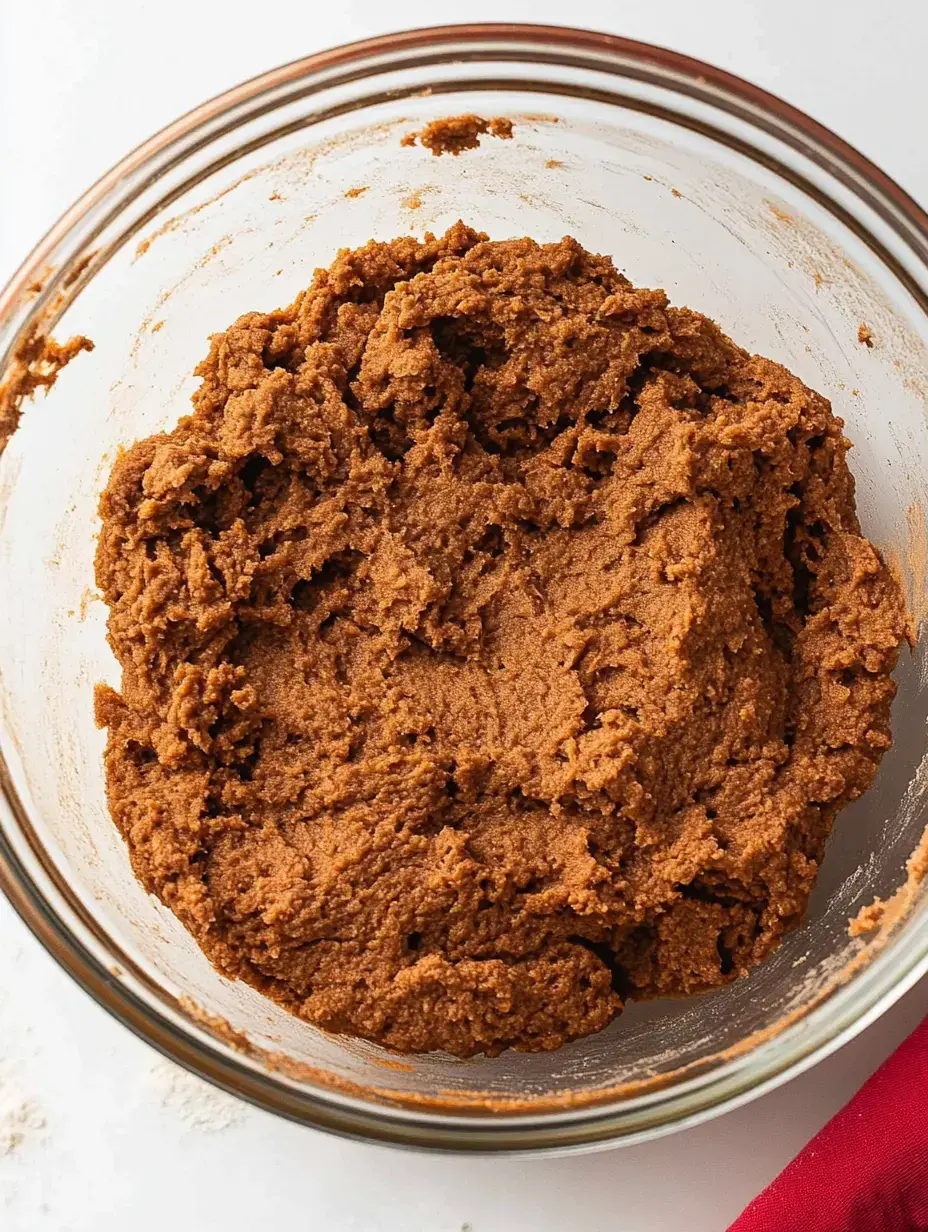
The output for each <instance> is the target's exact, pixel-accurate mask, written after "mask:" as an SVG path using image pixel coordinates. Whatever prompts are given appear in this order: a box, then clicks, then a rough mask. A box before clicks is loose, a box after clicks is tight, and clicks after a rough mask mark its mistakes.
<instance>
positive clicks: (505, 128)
mask: <svg viewBox="0 0 928 1232" xmlns="http://www.w3.org/2000/svg"><path fill="white" fill-rule="evenodd" d="M485 133H489V135H490V136H491V137H502V138H503V139H504V140H508V139H509V138H511V137H512V120H507V119H506V117H505V116H494V118H493V119H492V120H484V119H483V118H482V116H478V115H458V116H444V117H443V118H442V119H440V120H432V122H431V123H430V124H426V126H425V127H424V128H422V129H420V130H419V131H418V132H413V133H407V134H406V135H405V137H403V139H402V141H401V142H400V145H415V144H416V141H418V142H419V144H420V145H421V146H425V148H426V149H427V150H431V151H432V153H433V154H435V155H441V154H455V155H457V154H460V153H461V152H462V151H463V150H476V149H477V147H478V146H479V145H480V138H481V136H482V135H483V134H485Z"/></svg>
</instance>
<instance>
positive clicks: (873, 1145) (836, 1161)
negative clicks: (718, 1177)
mask: <svg viewBox="0 0 928 1232" xmlns="http://www.w3.org/2000/svg"><path fill="white" fill-rule="evenodd" d="M798 1081H800V1082H801V1081H802V1079H801V1078H800V1079H799V1080H798ZM926 1229H928V1019H925V1021H924V1022H923V1023H922V1025H921V1026H920V1027H919V1028H918V1029H917V1030H916V1031H915V1032H914V1033H913V1034H912V1035H910V1036H909V1038H908V1039H907V1040H906V1041H905V1043H904V1044H902V1045H901V1047H900V1048H898V1049H897V1051H896V1052H894V1053H893V1055H892V1056H891V1057H890V1058H889V1060H888V1061H886V1062H884V1064H883V1065H881V1066H880V1068H879V1069H878V1070H877V1071H876V1073H875V1074H874V1075H873V1077H872V1078H870V1079H869V1080H868V1081H867V1082H866V1083H865V1084H864V1085H863V1087H861V1089H860V1090H859V1091H858V1092H857V1094H856V1095H855V1096H854V1098H853V1099H852V1100H851V1102H850V1103H849V1104H848V1105H847V1107H846V1108H842V1110H841V1111H840V1112H839V1113H838V1115H837V1116H836V1117H834V1119H833V1120H831V1121H829V1122H828V1124H827V1125H826V1126H825V1128H824V1129H823V1130H822V1131H821V1132H820V1133H818V1134H817V1135H816V1136H815V1137H814V1138H813V1139H812V1141H811V1142H810V1143H809V1145H808V1146H807V1147H805V1149H804V1150H802V1151H800V1153H799V1154H798V1155H797V1156H796V1158H795V1159H794V1160H793V1162H792V1163H791V1164H789V1165H787V1167H786V1168H784V1169H783V1171H782V1172H781V1173H780V1175H779V1176H778V1177H777V1179H776V1180H775V1181H774V1182H773V1183H772V1184H771V1185H769V1186H768V1187H767V1188H766V1189H765V1190H764V1192H763V1193H762V1194H761V1195H760V1196H759V1197H757V1198H755V1199H754V1201H753V1202H752V1203H751V1204H750V1206H748V1207H747V1209H746V1210H745V1211H744V1212H743V1213H742V1214H741V1215H740V1216H739V1217H738V1218H737V1219H736V1220H735V1222H734V1223H733V1224H732V1225H731V1227H730V1228H729V1232H926Z"/></svg>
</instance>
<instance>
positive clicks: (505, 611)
mask: <svg viewBox="0 0 928 1232" xmlns="http://www.w3.org/2000/svg"><path fill="white" fill-rule="evenodd" d="M197 374H198V375H199V377H200V381H201V384H200V387H199V389H198V390H197V392H196V393H195V394H194V396H193V408H192V413H191V414H190V415H189V416H187V417H186V418H185V419H183V420H181V421H180V423H179V424H178V425H177V427H176V428H174V430H173V431H171V432H168V433H164V434H161V435H158V436H153V437H150V438H148V439H146V440H143V441H139V442H138V443H137V444H135V445H134V446H133V447H132V448H131V449H129V450H128V451H126V452H125V453H124V454H123V455H122V456H120V457H119V459H118V460H117V461H116V463H115V465H114V467H113V471H112V473H111V476H110V479H109V483H108V486H107V489H106V492H105V493H104V495H103V497H102V501H101V515H102V533H101V536H100V541H99V548H98V554H97V564H96V569H97V580H98V584H99V586H100V588H101V590H102V592H103V594H104V597H105V600H106V603H107V604H108V606H109V624H108V628H109V638H110V643H111V645H112V647H113V650H114V652H115V654H116V656H117V658H118V660H119V662H120V664H121V667H122V684H121V691H120V692H118V693H117V692H116V691H114V690H113V689H111V688H109V687H106V686H100V688H99V689H98V693H97V720H98V722H99V723H100V724H101V726H104V727H106V728H107V729H108V740H107V749H106V779H107V792H108V801H109V807H110V811H111V813H112V816H113V819H114V821H115V823H116V825H117V826H118V827H119V829H120V831H121V832H122V834H123V836H124V837H125V840H126V842H127V845H128V850H129V854H130V857H131V860H132V864H133V867H134V869H135V872H136V874H137V876H138V877H139V879H140V880H141V882H142V884H143V885H144V886H145V887H146V889H148V890H149V891H151V892H152V893H154V894H156V895H158V897H159V898H160V899H161V900H162V901H163V902H164V903H165V904H166V905H167V906H168V907H169V908H171V910H173V911H174V912H175V914H176V915H177V916H178V917H179V919H180V920H181V921H182V922H183V923H184V924H185V925H186V927H187V928H188V929H189V930H190V931H191V932H192V933H193V935H194V936H195V937H196V939H197V941H198V942H199V944H200V945H201V946H202V948H203V949H204V950H205V952H206V953H207V954H208V955H209V957H210V958H211V959H212V961H213V962H214V963H215V964H216V965H217V967H218V968H219V969H220V970H221V971H223V972H224V973H225V974H226V975H228V976H230V977H233V978H235V977H237V978H240V979H243V980H246V981H248V982H249V983H250V984H252V985H253V986H254V987H256V988H258V989H260V990H261V991H262V992H263V993H265V994H266V995H267V996H269V997H271V998H273V999H274V1000H275V1001H277V1002H279V1003H280V1004H282V1005H283V1006H285V1007H287V1008H288V1009H290V1010H291V1011H292V1012H293V1013H295V1014H297V1015H300V1016H301V1017H303V1018H304V1019H306V1020H308V1021H309V1022H311V1023H314V1024H316V1025H317V1026H319V1027H322V1028H325V1029H327V1030H330V1031H334V1032H343V1033H348V1034H351V1035H355V1036H361V1037H364V1038H367V1039H370V1040H374V1041H377V1042H379V1043H381V1044H383V1045H386V1046H388V1047H390V1048H392V1049H395V1050H398V1051H400V1052H416V1051H423V1050H427V1049H445V1050H447V1051H448V1052H451V1053H455V1054H457V1055H461V1056H467V1055H471V1054H474V1053H479V1052H484V1053H488V1054H495V1053H498V1052H500V1051H501V1050H503V1049H504V1048H507V1047H514V1048H520V1049H550V1048H556V1047H558V1046H559V1045H561V1044H563V1043H564V1042H565V1041H567V1040H571V1039H575V1038H577V1037H579V1036H583V1035H586V1034H588V1033H590V1032H592V1031H596V1030H599V1029H600V1028H602V1027H604V1026H605V1025H606V1024H607V1023H609V1022H610V1021H611V1020H612V1019H613V1018H614V1017H615V1016H616V1015H617V1014H618V1013H620V1011H621V1010H622V1007H623V1005H624V1004H625V1003H626V1002H627V1001H628V1000H630V999H635V998H647V997H657V996H665V995H680V994H689V993H695V992H698V991H700V990H703V989H708V988H714V987H718V986H720V985H723V984H726V983H728V982H730V981H731V980H733V979H735V978H736V977H738V976H739V975H742V974H744V973H745V972H747V971H749V970H750V969H751V968H752V967H753V966H755V965H756V964H757V963H759V962H761V961H762V960H763V959H764V958H765V957H766V956H767V955H768V954H769V953H770V952H771V951H772V950H773V949H774V948H775V946H776V945H777V944H778V942H779V940H780V938H781V937H782V936H783V934H784V933H785V932H786V931H787V930H789V929H792V928H794V927H795V926H796V925H797V924H798V923H799V921H800V920H801V918H802V914H803V911H804V909H805V906H806V901H807V899H808V895H809V893H810V891H811V889H812V886H813V884H814V882H815V877H816V872H817V870H818V866H819V862H820V860H821V858H822V854H823V851H824V847H825V841H826V839H827V837H828V834H829V831H830V830H831V827H832V823H833V821H834V819H835V816H836V814H837V813H838V812H839V810H840V809H841V808H842V807H843V806H844V805H845V804H846V803H847V802H848V801H850V800H853V799H855V798H856V797H858V796H859V795H860V794H861V793H862V792H863V791H865V790H866V788H867V787H868V786H869V784H870V781H871V779H872V777H873V774H874V773H875V771H876V767H877V765H878V764H879V761H880V758H881V756H882V755H883V753H884V751H885V750H886V749H887V748H888V747H889V745H890V743H891V740H890V725H889V718H890V703H891V701H892V698H893V694H894V684H893V680H892V676H891V672H892V669H893V667H894V666H895V663H896V658H897V653H898V646H899V643H900V641H901V639H902V638H903V637H904V635H905V630H906V615H905V610H904V604H903V599H902V596H901V593H900V590H899V587H898V586H897V584H896V582H895V580H894V578H893V576H892V574H891V573H890V571H889V570H888V569H887V568H886V566H885V565H884V563H883V561H882V560H881V558H880V556H879V554H878V553H877V551H876V550H875V548H874V547H873V546H872V544H870V543H869V542H868V541H867V540H866V539H865V538H864V537H863V536H862V534H861V531H860V527H859V524H858V521H857V515H856V511H855V504H854V485H853V480H852V478H851V474H850V471H849V469H848V466H847V462H846V452H847V449H848V442H847V441H846V439H845V438H844V435H843V432H842V423H841V420H840V419H838V418H836V416H835V415H834V414H833V413H832V410H831V407H830V405H829V403H828V401H827V400H826V399H825V398H823V397H822V396H820V395H819V394H817V393H815V392H814V391H813V390H811V389H809V388H807V387H806V386H805V385H804V384H803V383H802V382H801V381H800V380H799V379H798V378H797V377H795V376H793V375H792V374H791V373H789V372H788V371H787V370H786V369H785V368H783V367H781V366H780V365H779V364H776V363H774V362H772V361H771V360H768V359H763V358H760V357H757V356H752V355H749V354H748V353H747V352H746V351H744V350H742V349H741V348H740V347H739V346H737V345H736V344H735V343H734V342H733V341H731V340H730V339H729V338H728V337H726V335H725V334H723V333H722V331H721V330H720V329H719V328H718V327H717V326H716V325H715V324H714V323H713V322H712V321H710V320H709V319H707V318H706V317H704V316H702V315H700V314H699V313H697V312H693V311H691V310H689V309H687V308H678V307H674V306H672V305H671V304H669V303H668V300H667V297H666V295H665V294H664V292H663V291H660V290H649V289H646V288H642V287H635V286H633V285H632V284H631V283H630V282H629V281H628V280H627V279H626V278H625V277H623V276H622V275H621V274H620V273H619V272H618V271H617V270H616V269H615V267H614V265H613V263H612V261H611V260H610V259H609V258H607V257H602V256H597V255H595V254H591V253H588V252H586V251H584V249H583V248H582V247H581V246H580V245H579V244H578V243H577V242H576V241H575V240H573V239H569V238H566V239H563V240H561V241H559V242H557V243H550V244H538V243H535V242H534V241H533V240H531V239H512V240H506V241H501V242H490V241H488V240H487V238H486V237H485V236H483V235H480V234H477V233H476V232H474V231H472V230H470V229H469V228H467V227H466V226H464V225H463V224H462V223H458V224H456V225H455V226H454V227H452V228H451V229H450V230H449V231H448V232H447V233H446V234H445V235H444V236H442V237H441V238H438V239H436V238H435V237H433V236H431V235H428V236H426V238H425V240H424V241H420V240H416V239H413V238H400V239H395V240H392V241H390V242H385V243H380V242H373V241H372V242H370V243H369V244H367V245H365V246H364V247H363V248H360V249H357V250H354V251H349V250H347V249H346V250H343V251H342V252H341V253H339V255H338V256H337V258H336V259H335V261H334V262H333V263H332V264H331V266H330V267H329V268H328V269H323V270H320V271H318V272H317V273H316V275H315V278H314V280H313V282H312V284H311V286H310V287H309V288H308V289H307V290H306V291H304V292H302V293H301V294H300V295H299V296H298V297H297V299H296V300H295V301H294V303H293V304H291V305H290V306H289V307H287V308H283V309H280V310H278V311H275V312H251V313H247V314H245V315H244V316H242V317H240V318H239V320H238V321H236V322H235V323H234V324H233V325H232V326H231V327H230V328H229V329H228V330H226V331H225V332H224V333H221V334H217V335H216V336H214V337H213V339H212V341H211V345H210V350H209V354H208V355H207V357H206V358H205V359H204V360H203V362H202V363H201V364H200V366H199V368H198V369H197Z"/></svg>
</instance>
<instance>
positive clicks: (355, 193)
mask: <svg viewBox="0 0 928 1232" xmlns="http://www.w3.org/2000/svg"><path fill="white" fill-rule="evenodd" d="M366 192H367V185H366V184H365V185H364V186H363V187H362V188H349V189H348V191H347V192H346V193H345V196H346V197H348V199H349V200H350V199H351V198H353V197H363V196H364V194H365V193H366Z"/></svg>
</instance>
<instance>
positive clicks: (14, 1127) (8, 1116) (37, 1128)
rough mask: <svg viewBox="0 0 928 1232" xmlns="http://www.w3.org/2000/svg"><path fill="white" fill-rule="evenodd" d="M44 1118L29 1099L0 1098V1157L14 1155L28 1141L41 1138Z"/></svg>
mask: <svg viewBox="0 0 928 1232" xmlns="http://www.w3.org/2000/svg"><path fill="white" fill-rule="evenodd" d="M45 1127H46V1121H45V1117H44V1115H43V1113H42V1111H41V1109H40V1108H39V1106H38V1105H37V1104H36V1103H35V1102H34V1101H33V1100H31V1099H16V1098H13V1099H9V1098H6V1092H3V1094H2V1096H0V1157H2V1156H4V1155H15V1154H16V1152H17V1151H18V1150H19V1149H20V1147H22V1146H23V1145H24V1143H26V1142H27V1141H28V1140H29V1139H31V1138H32V1137H34V1136H36V1137H38V1136H42V1134H43V1131H44V1130H45Z"/></svg>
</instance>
